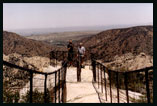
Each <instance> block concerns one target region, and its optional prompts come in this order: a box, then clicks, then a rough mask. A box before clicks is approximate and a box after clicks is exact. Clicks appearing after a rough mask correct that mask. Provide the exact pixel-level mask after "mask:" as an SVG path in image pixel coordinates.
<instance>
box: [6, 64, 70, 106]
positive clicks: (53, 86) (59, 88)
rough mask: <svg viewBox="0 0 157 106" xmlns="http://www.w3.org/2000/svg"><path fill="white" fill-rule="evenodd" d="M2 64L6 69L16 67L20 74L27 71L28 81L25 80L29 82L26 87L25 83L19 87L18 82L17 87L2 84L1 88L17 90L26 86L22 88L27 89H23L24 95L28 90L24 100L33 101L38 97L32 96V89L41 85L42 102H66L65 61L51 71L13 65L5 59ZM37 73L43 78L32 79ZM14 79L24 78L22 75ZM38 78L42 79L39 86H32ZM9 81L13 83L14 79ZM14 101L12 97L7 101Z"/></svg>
mask: <svg viewBox="0 0 157 106" xmlns="http://www.w3.org/2000/svg"><path fill="white" fill-rule="evenodd" d="M3 66H4V67H7V68H8V69H17V70H18V71H20V72H22V73H21V74H20V75H22V74H23V73H24V72H27V73H28V76H27V78H29V79H28V81H26V82H25V83H26V84H27V83H28V82H29V84H28V86H27V87H25V86H26V84H25V86H20V87H19V85H18V84H17V85H18V87H11V86H9V87H6V86H3V89H9V90H10V89H18V91H19V90H20V89H24V88H27V89H24V90H27V91H25V92H26V93H25V95H26V94H27V93H28V92H29V93H28V97H27V96H26V97H27V100H26V101H25V102H29V103H35V101H36V99H38V97H37V98H33V96H34V94H33V93H34V92H33V91H34V88H40V87H42V88H43V91H44V95H43V100H44V101H43V102H44V103H48V102H52V103H65V102H66V95H67V94H66V70H67V61H65V62H64V63H63V64H62V67H61V68H60V69H58V70H56V71H54V70H52V71H53V72H39V71H36V70H32V69H28V68H25V67H20V66H17V65H14V64H12V63H9V62H6V61H3ZM7 71H9V70H7ZM37 74H38V75H42V76H44V78H36V79H34V78H33V77H34V76H35V75H37ZM12 76H13V75H12ZM9 77H11V76H8V78H9ZM14 80H16V81H17V80H25V79H24V78H22V77H19V79H16V78H15V79H14ZM33 80H35V81H33ZM39 80H42V81H40V82H41V84H40V86H34V85H35V84H36V83H38V81H39ZM9 83H14V81H13V80H12V81H10V82H9ZM48 86H49V87H48ZM8 98H9V97H8ZM12 99H13V98H12ZM19 99H20V98H19ZM33 99H34V100H33ZM14 101H15V100H14V99H13V100H11V101H9V102H14ZM41 101H42V100H41ZM6 102H7V101H6ZM16 102H18V101H16Z"/></svg>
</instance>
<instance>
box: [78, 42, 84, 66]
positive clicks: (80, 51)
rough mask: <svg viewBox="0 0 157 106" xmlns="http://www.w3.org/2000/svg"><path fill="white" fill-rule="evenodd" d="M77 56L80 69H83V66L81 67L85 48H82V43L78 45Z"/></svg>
mask: <svg viewBox="0 0 157 106" xmlns="http://www.w3.org/2000/svg"><path fill="white" fill-rule="evenodd" d="M78 56H79V59H80V61H81V68H83V67H84V66H82V64H83V61H84V57H85V47H84V46H83V44H82V43H80V44H79V47H78Z"/></svg>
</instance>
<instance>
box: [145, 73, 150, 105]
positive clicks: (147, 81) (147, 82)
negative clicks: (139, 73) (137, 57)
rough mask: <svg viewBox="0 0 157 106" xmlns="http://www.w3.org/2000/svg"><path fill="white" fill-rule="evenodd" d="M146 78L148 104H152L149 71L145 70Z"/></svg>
mask: <svg viewBox="0 0 157 106" xmlns="http://www.w3.org/2000/svg"><path fill="white" fill-rule="evenodd" d="M145 78H146V91H147V102H148V103H150V91H149V80H148V70H145Z"/></svg>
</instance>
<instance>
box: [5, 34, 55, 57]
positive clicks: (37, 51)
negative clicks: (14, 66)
mask: <svg viewBox="0 0 157 106" xmlns="http://www.w3.org/2000/svg"><path fill="white" fill-rule="evenodd" d="M53 49H55V48H54V47H53V46H52V45H49V44H46V43H43V42H41V41H36V40H31V39H27V38H25V37H22V36H20V35H18V34H16V33H12V32H7V31H3V53H4V54H5V55H8V54H11V53H18V54H21V55H25V56H49V52H50V51H51V50H53Z"/></svg>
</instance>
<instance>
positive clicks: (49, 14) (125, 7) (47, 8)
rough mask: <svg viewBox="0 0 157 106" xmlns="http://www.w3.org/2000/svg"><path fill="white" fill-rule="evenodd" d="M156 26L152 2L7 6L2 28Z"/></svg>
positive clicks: (23, 4)
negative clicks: (151, 24)
mask: <svg viewBox="0 0 157 106" xmlns="http://www.w3.org/2000/svg"><path fill="white" fill-rule="evenodd" d="M145 23H153V4H152V3H143V4H142V3H135V4H130V3H128V4H126V3H122V4H121V3H110V4H109V3H76V4H75V3H33V4H31V3H10V4H9V3H4V4H3V29H4V30H10V29H30V28H56V27H57V28H58V27H71V26H100V25H103V26H105V25H117V24H145Z"/></svg>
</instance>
